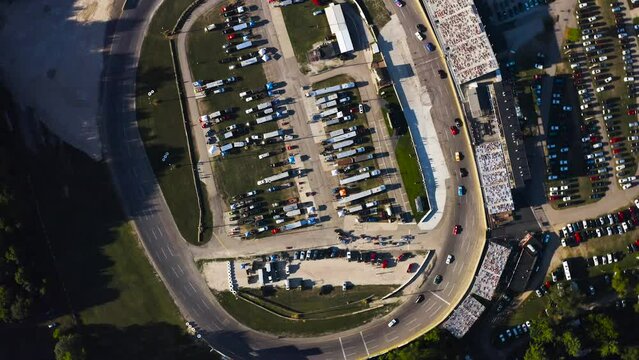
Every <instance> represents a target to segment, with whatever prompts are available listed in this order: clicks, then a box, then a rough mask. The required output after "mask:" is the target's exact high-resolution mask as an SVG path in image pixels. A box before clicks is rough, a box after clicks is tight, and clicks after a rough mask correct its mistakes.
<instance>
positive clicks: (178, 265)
mask: <svg viewBox="0 0 639 360" xmlns="http://www.w3.org/2000/svg"><path fill="white" fill-rule="evenodd" d="M176 265H177V267H178V270H180V273H181V274H182V275H184V270H182V267H181V266H180V264H179V263H178V264H176Z"/></svg>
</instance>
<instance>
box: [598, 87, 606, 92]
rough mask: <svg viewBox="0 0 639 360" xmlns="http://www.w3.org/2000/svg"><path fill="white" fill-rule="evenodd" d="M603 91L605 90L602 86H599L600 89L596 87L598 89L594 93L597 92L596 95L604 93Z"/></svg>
mask: <svg viewBox="0 0 639 360" xmlns="http://www.w3.org/2000/svg"><path fill="white" fill-rule="evenodd" d="M604 90H606V88H605V87H604V86H600V87H598V88H597V89H596V91H597V92H598V93H600V92H602V91H604Z"/></svg>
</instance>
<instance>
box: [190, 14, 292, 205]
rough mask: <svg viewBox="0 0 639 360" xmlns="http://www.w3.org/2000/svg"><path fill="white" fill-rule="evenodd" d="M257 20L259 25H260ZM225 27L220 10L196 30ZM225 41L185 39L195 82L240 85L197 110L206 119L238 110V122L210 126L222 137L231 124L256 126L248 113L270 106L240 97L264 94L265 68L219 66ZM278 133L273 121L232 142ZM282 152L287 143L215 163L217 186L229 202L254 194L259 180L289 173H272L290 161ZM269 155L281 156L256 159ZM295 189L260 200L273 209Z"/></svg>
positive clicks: (215, 36)
mask: <svg viewBox="0 0 639 360" xmlns="http://www.w3.org/2000/svg"><path fill="white" fill-rule="evenodd" d="M255 20H256V21H257V23H258V24H259V19H255ZM221 21H222V17H221V16H220V15H219V11H218V9H217V8H216V9H214V10H212V11H210V12H208V13H206V14H204V15H203V16H202V17H200V18H199V19H198V20H197V21H196V22H195V24H194V26H193V28H194V29H201V28H204V26H205V25H207V24H210V23H218V22H221ZM254 32H255V30H254ZM225 36H226V35H224V34H223V33H222V32H221V31H214V32H203V31H194V32H192V33H190V34H189V37H188V39H187V51H188V54H189V61H190V66H191V72H192V73H193V75H194V77H195V78H197V79H201V80H204V81H212V80H218V79H223V78H227V77H230V76H235V77H237V78H238V79H239V81H238V82H236V83H233V84H230V85H229V86H227V87H226V88H227V91H226V92H225V93H223V94H211V95H209V96H207V97H206V98H204V99H202V100H199V101H198V107H199V109H200V113H202V114H206V113H210V112H213V111H217V110H223V109H228V108H234V109H235V112H234V114H235V116H234V118H233V119H231V120H228V121H224V122H222V123H220V124H214V125H213V126H212V129H214V130H215V131H216V132H218V133H223V132H224V129H225V127H227V126H229V125H231V124H245V123H247V122H248V121H253V116H252V115H246V114H245V110H246V109H248V108H251V107H254V106H256V105H257V104H260V103H262V102H265V101H268V100H269V99H268V98H264V99H260V100H257V101H253V102H250V103H247V102H246V101H244V100H243V99H242V98H240V97H239V96H238V94H239V93H240V92H242V91H245V90H252V89H258V88H263V87H264V85H265V84H266V82H267V79H266V76H265V74H264V69H263V67H262V66H261V65H253V66H248V67H245V68H241V69H236V70H229V68H228V66H229V64H220V63H219V60H220V59H222V58H225V57H226V56H227V55H226V54H225V53H224V52H223V51H222V45H223V44H225V43H226V42H227V40H226V39H225ZM264 40H265V39H261V38H259V35H255V36H254V38H253V39H252V41H254V42H256V43H259V42H260V41H264ZM211 49H220V51H211ZM251 51H256V48H251V49H247V50H244V51H240V52H237V53H233V56H238V55H242V54H245V53H248V52H251ZM271 80H275V79H271ZM284 121H287V120H284ZM277 129H279V125H278V123H277V122H275V121H274V122H269V123H266V124H262V125H252V126H251V127H250V133H247V134H246V135H242V136H240V137H237V138H234V139H233V140H235V141H239V140H242V139H244V138H245V137H247V136H248V135H250V134H262V133H266V132H270V131H274V130H277ZM196 130H197V131H195V136H203V134H202V132H201V131H200V130H199V129H196ZM230 141H232V140H228V141H225V142H223V143H224V144H226V143H227V142H230ZM291 145H294V143H291ZM283 150H284V144H283V143H277V144H270V145H259V146H251V147H250V148H248V149H244V150H242V151H241V152H240V153H236V154H229V155H228V156H225V157H221V156H219V157H216V158H214V159H213V160H212V165H213V169H214V171H213V175H214V176H215V181H216V185H217V186H218V188H219V189H220V191H221V192H222V194H223V195H224V197H225V198H226V199H229V198H230V197H232V196H234V195H237V194H240V193H245V192H248V191H250V190H254V189H256V188H257V185H256V183H257V180H259V179H262V178H264V177H267V176H270V175H273V174H275V173H279V172H282V171H284V170H287V169H290V168H291V167H290V166H288V165H287V166H281V167H278V168H276V169H273V168H271V167H270V164H271V163H275V162H277V161H283V160H285V159H286V158H287V156H288V153H287V152H286V151H283ZM265 152H275V153H278V155H276V156H271V157H269V158H268V159H265V160H260V159H258V155H259V154H263V153H265ZM239 163H241V164H242V166H238V164H239ZM247 169H251V171H247ZM265 188H266V187H262V190H265ZM294 189H295V188H294V187H293V188H288V189H285V190H280V191H276V192H272V193H269V192H262V193H261V194H260V198H261V200H263V201H266V202H267V203H269V204H270V203H272V202H274V201H281V200H284V199H287V198H290V197H292V196H295V194H296V191H295V190H294Z"/></svg>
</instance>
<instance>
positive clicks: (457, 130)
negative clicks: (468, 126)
mask: <svg viewBox="0 0 639 360" xmlns="http://www.w3.org/2000/svg"><path fill="white" fill-rule="evenodd" d="M450 133H451V134H453V135H457V134H459V129H458V128H457V126H451V127H450Z"/></svg>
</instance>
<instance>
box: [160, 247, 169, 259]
mask: <svg viewBox="0 0 639 360" xmlns="http://www.w3.org/2000/svg"><path fill="white" fill-rule="evenodd" d="M160 250H162V255H164V260H166V259H168V257H167V256H166V252H165V251H164V248H160Z"/></svg>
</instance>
